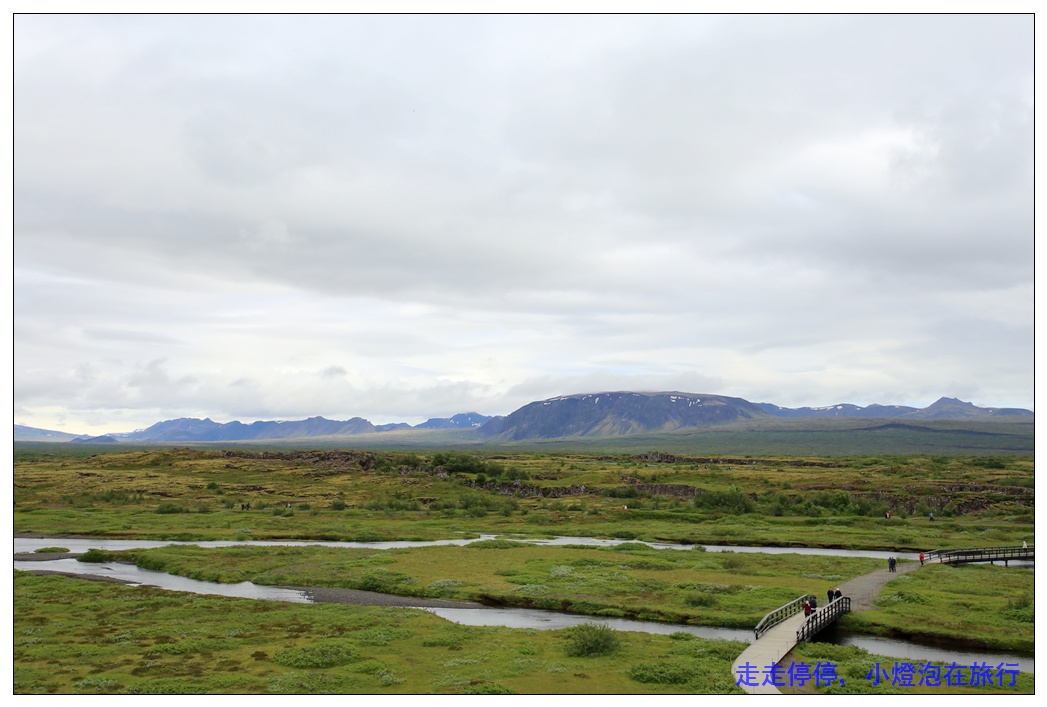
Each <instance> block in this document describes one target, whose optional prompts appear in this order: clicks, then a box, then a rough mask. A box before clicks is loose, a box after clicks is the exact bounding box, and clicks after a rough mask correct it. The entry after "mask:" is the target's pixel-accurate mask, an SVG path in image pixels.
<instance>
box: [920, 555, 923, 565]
mask: <svg viewBox="0 0 1047 707" xmlns="http://www.w3.org/2000/svg"><path fill="white" fill-rule="evenodd" d="M923 558H924V554H923V553H922V552H921V553H920V567H923Z"/></svg>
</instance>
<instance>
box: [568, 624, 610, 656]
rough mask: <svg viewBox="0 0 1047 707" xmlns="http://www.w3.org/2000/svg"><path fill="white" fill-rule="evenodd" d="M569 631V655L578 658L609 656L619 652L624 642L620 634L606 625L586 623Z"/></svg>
mask: <svg viewBox="0 0 1047 707" xmlns="http://www.w3.org/2000/svg"><path fill="white" fill-rule="evenodd" d="M566 631H567V655H569V656H574V657H576V658H579V657H582V658H585V657H591V656H598V655H609V654H611V653H614V652H615V651H617V650H618V648H619V647H620V646H621V643H622V640H621V638H619V637H618V632H617V631H615V630H614V629H612V628H611V627H610V626H607V625H605V624H594V623H588V622H586V623H584V624H579V625H578V626H573V627H572V628H569V629H566Z"/></svg>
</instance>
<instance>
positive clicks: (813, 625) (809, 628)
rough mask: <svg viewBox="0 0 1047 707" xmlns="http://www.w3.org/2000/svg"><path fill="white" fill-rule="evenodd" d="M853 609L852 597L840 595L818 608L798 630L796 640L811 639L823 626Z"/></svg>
mask: <svg viewBox="0 0 1047 707" xmlns="http://www.w3.org/2000/svg"><path fill="white" fill-rule="evenodd" d="M850 610H851V598H850V597H840V598H839V599H834V600H833V601H831V602H829V603H828V604H826V605H825V606H823V607H821V608H819V609H817V610H816V611H815V612H814V613H813V614H811V615H810V616H808V617H807V618H806V619H804V622H803V623H802V624H801V625H800V628H798V629H797V630H796V642H797V643H799V642H801V641H809V640H811V638H812V637H813V636H814V635H815V634H817V633H818V632H819V631H821V630H822V629H823V628H825V627H826V626H828V625H829V624H831V623H832V622H833V621H836V619H838V618H840V616H842V615H843V614H845V613H847V612H848V611H850Z"/></svg>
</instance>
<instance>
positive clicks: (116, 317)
mask: <svg viewBox="0 0 1047 707" xmlns="http://www.w3.org/2000/svg"><path fill="white" fill-rule="evenodd" d="M13 114H14V155H15V160H14V207H15V210H14V343H15V346H14V352H15V361H14V419H15V421H16V422H18V423H21V424H27V425H31V426H34V427H44V428H49V429H60V430H64V431H69V432H76V433H87V432H93V433H101V432H120V431H129V430H132V429H135V428H138V427H145V426H148V425H150V424H152V423H154V422H156V421H159V420H162V419H168V418H174V417H210V418H212V419H214V420H216V421H219V422H226V421H229V420H233V419H237V420H241V421H244V422H249V421H253V420H258V419H301V418H304V417H309V416H313V415H323V416H325V417H328V418H335V419H347V418H349V417H353V416H360V417H364V418H367V419H369V420H371V421H372V422H374V423H376V424H377V423H384V422H395V421H405V422H410V423H417V422H421V421H423V420H425V419H426V418H429V417H444V416H450V415H453V414H455V413H459V412H467V411H477V412H480V413H484V414H489V415H494V414H507V413H509V412H512V411H513V410H515V409H516V408H518V407H520V406H521V405H524V404H526V403H528V402H531V401H533V400H539V399H544V398H549V397H553V396H557V395H562V394H569V393H579V392H598V391H604V390H644V391H654V390H677V391H685V392H695V393H710V394H723V395H732V396H739V397H743V398H746V399H748V400H751V401H754V402H773V403H777V404H779V405H784V406H789V407H797V406H802V405H828V404H833V403H842V402H850V403H855V404H859V405H866V404H870V403H884V404H892V403H893V404H904V405H913V406H919V407H922V406H926V405H928V404H930V403H932V402H934V401H935V400H936V399H937V398H939V397H941V396H950V397H959V398H961V399H963V400H967V401H971V402H974V403H975V404H977V405H981V406H1014V407H1026V408H1032V407H1033V404H1034V403H1033V184H1032V177H1033V20H1032V17H1031V16H1030V15H1024V16H1023V15H1010V16H988V15H964V16H942V15H937V16H935V15H923V16H890V15H875V16H817V15H795V16H785V17H776V16H768V15H760V16H733V17H732V16H717V15H692V16H684V17H672V16H607V17H600V16H547V17H543V16H500V17H482V16H462V15H455V16H429V17H423V16H395V17H383V16H351V15H349V16H346V15H343V16H335V17H322V16H277V15H266V16H243V15H241V16H186V15H180V16H143V17H137V16H87V17H77V16H67V15H46V16H32V15H19V16H16V18H15V21H14V113H13Z"/></svg>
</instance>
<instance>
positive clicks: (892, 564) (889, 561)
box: [887, 557, 898, 572]
mask: <svg viewBox="0 0 1047 707" xmlns="http://www.w3.org/2000/svg"><path fill="white" fill-rule="evenodd" d="M897 564H898V561H897V560H896V559H894V558H893V557H888V558H887V571H888V572H894V571H895V569H894V567H895V565H897Z"/></svg>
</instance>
